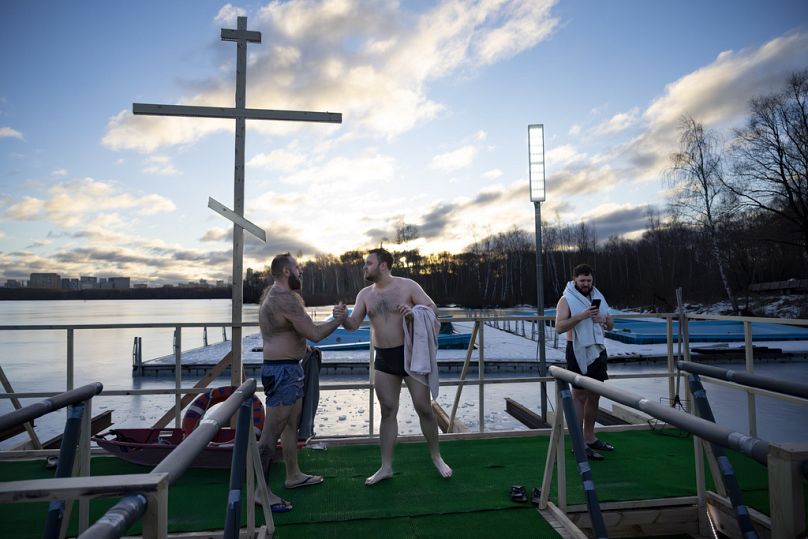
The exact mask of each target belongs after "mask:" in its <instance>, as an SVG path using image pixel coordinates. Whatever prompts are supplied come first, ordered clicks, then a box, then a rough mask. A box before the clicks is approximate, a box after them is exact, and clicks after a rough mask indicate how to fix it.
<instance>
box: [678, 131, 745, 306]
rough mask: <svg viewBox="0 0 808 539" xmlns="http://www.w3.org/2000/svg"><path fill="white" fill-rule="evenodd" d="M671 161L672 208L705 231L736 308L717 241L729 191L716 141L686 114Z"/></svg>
mask: <svg viewBox="0 0 808 539" xmlns="http://www.w3.org/2000/svg"><path fill="white" fill-rule="evenodd" d="M671 162H672V165H671V168H670V169H669V170H668V173H667V174H666V176H665V180H666V182H667V183H668V185H669V186H670V187H671V188H672V189H671V192H670V195H669V198H670V204H671V209H672V210H673V211H674V212H675V213H677V214H678V215H679V216H681V217H682V218H683V219H684V220H687V221H690V222H692V223H694V224H697V225H698V226H699V227H701V228H702V229H703V230H704V231H705V233H706V234H707V237H708V238H709V241H710V246H711V249H712V255H713V258H714V259H715V263H716V264H717V265H718V272H719V273H720V275H721V283H722V284H723V286H724V290H725V292H726V294H727V299H729V301H730V303H731V304H732V309H733V310H734V311H735V312H738V302H737V300H736V299H735V295H734V294H733V292H732V287H731V286H730V284H729V279H728V278H727V272H726V270H725V268H724V266H725V264H724V258H723V256H722V252H721V248H720V244H719V233H718V229H719V225H720V223H721V222H722V221H723V220H724V219H726V218H727V217H729V216H730V215H731V212H732V208H733V203H732V200H733V196H732V193H731V191H730V190H729V189H727V188H726V187H725V181H724V171H723V164H722V160H721V148H720V144H719V141H718V139H717V138H716V136H715V135H714V134H713V133H712V132H711V131H709V130H706V129H705V128H704V126H703V125H702V124H700V123H699V122H697V121H696V120H694V119H693V118H692V117H690V116H688V115H685V116H683V117H682V119H681V122H680V126H679V151H678V152H676V153H674V154H672V155H671Z"/></svg>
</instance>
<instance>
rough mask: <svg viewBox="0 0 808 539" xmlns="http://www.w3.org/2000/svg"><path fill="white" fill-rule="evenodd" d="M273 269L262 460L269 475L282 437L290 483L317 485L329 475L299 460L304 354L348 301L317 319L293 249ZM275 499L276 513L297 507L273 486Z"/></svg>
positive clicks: (267, 306)
mask: <svg viewBox="0 0 808 539" xmlns="http://www.w3.org/2000/svg"><path fill="white" fill-rule="evenodd" d="M270 270H271V272H272V277H273V279H274V281H275V282H274V284H273V285H272V286H271V287H270V288H268V289H267V290H266V291H265V292H264V295H263V297H262V298H261V305H260V307H259V310H258V322H259V325H260V327H261V337H262V340H263V342H264V364H263V366H262V368H261V381H262V383H263V385H264V392H265V393H266V405H267V406H266V408H267V418H266V423H265V424H264V430H263V431H262V432H261V439H260V441H259V442H258V447H259V450H260V453H261V465H262V467H263V470H264V474H265V475H266V474H267V472H268V471H269V465H270V460H271V458H272V455H273V453H274V451H275V447H276V446H277V444H278V439H280V440H281V447H282V449H283V459H284V461H285V463H286V481H285V482H284V486H285V487H286V488H297V487H302V486H309V485H316V484H318V483H322V482H323V478H322V477H321V476H319V475H308V474H304V473H303V472H301V471H300V467H299V466H298V464H297V451H298V448H297V425H298V421H299V419H300V410H301V408H302V404H303V400H302V397H303V367H302V366H301V365H300V360H301V359H302V358H303V355H304V354H305V353H306V339H309V340H311V341H314V342H318V341H320V340H322V339H324V338H325V337H327V336H328V335H330V334H331V333H332V332H333V331H334V330H335V329H337V328H338V327H339V325H340V323H341V322H342V320H343V319H344V318H345V307H344V306H338V307H335V308H334V318H333V319H332V320H330V321H328V322H325V323H323V324H319V325H316V324H315V323H314V322H313V321H312V320H311V318H310V317H309V315H308V314H306V311H305V309H304V306H303V298H302V297H301V296H300V294H299V293H298V292H299V291H300V288H301V286H302V283H301V279H302V272H301V271H300V267H299V266H298V265H297V260H295V258H294V257H293V256H292V255H290V254H289V253H285V254H282V255H278V256H276V257H275V258H274V259H272V264H271V266H270ZM268 483H269V482H268V481H267V484H268ZM256 499H258V498H256ZM269 500H270V504H271V505H272V511H273V512H275V513H282V512H286V511H289V510H290V509H291V508H292V504H290V503H289V502H288V501H286V500H283V499H281V498H280V497H278V496H277V495H275V494H273V493H272V492H270V494H269Z"/></svg>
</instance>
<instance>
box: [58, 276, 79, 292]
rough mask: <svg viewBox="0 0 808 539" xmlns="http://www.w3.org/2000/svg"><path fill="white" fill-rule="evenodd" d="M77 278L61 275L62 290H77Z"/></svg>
mask: <svg viewBox="0 0 808 539" xmlns="http://www.w3.org/2000/svg"><path fill="white" fill-rule="evenodd" d="M78 289H79V280H78V279H70V278H69V277H62V290H78Z"/></svg>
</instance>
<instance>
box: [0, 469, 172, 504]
mask: <svg viewBox="0 0 808 539" xmlns="http://www.w3.org/2000/svg"><path fill="white" fill-rule="evenodd" d="M161 485H168V474H166V473H147V474H124V475H99V476H94V477H91V476H83V477H63V478H58V479H56V478H48V479H30V480H25V481H6V482H4V483H0V503H15V502H36V501H52V500H62V499H65V498H78V497H79V496H101V495H104V496H125V495H127V494H131V493H135V492H156V491H157V490H158V489H159V488H161Z"/></svg>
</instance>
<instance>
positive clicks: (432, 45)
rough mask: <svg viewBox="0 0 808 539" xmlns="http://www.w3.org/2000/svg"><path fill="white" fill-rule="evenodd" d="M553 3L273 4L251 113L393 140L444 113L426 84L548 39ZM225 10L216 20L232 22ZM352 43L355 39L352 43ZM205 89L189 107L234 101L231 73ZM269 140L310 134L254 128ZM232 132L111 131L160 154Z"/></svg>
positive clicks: (119, 125)
mask: <svg viewBox="0 0 808 539" xmlns="http://www.w3.org/2000/svg"><path fill="white" fill-rule="evenodd" d="M554 4H555V1H554V0H500V1H496V2H490V1H485V2H478V3H474V4H467V3H459V2H455V1H446V2H443V3H440V4H438V5H437V6H435V7H434V8H433V9H431V10H429V11H427V12H425V13H422V14H419V15H414V14H412V13H411V12H410V11H408V10H406V8H405V6H402V5H399V3H398V2H392V1H390V2H378V1H375V0H356V1H352V2H349V1H344V2H320V1H315V0H292V1H289V2H283V3H281V2H270V3H268V4H266V5H265V6H264V7H263V8H261V9H260V10H259V11H258V14H257V17H255V18H254V19H253V20H252V21H251V23H252V24H251V28H250V29H251V30H259V31H261V32H262V33H263V37H264V40H265V43H263V44H262V45H259V46H252V47H251V48H250V51H251V58H252V60H251V62H252V63H251V65H250V76H249V77H248V81H249V88H248V90H247V93H248V95H249V96H250V106H251V107H252V108H284V109H290V110H331V111H340V112H342V113H343V115H344V117H346V118H351V119H352V121H351V123H350V124H346V125H345V126H342V127H334V126H332V127H327V126H322V125H321V126H318V127H316V129H317V131H316V132H317V133H332V132H335V131H337V130H339V132H340V133H342V132H345V131H349V132H352V133H356V134H357V136H363V137H365V136H370V137H373V136H381V137H385V138H392V137H395V136H397V135H399V134H401V133H404V132H406V131H409V130H411V129H413V128H414V127H416V126H418V125H421V124H423V123H425V122H428V121H430V120H431V119H433V118H435V117H436V116H437V115H438V114H440V113H441V111H443V110H444V108H445V106H444V105H443V104H441V103H438V102H436V101H435V100H433V99H432V98H430V96H429V84H430V83H431V82H433V81H435V80H439V79H442V78H445V77H448V76H450V75H451V74H453V73H456V72H458V71H461V70H462V71H465V72H472V73H473V72H474V71H475V70H477V69H480V67H481V66H486V65H489V64H492V63H494V62H498V61H501V60H504V59H507V58H509V57H512V56H514V55H516V54H518V53H520V52H521V51H524V50H526V49H529V48H531V47H533V46H535V44H536V43H538V42H540V41H542V40H543V39H546V38H547V37H548V36H549V35H550V34H551V33H552V31H553V29H554V28H555V26H556V25H557V22H558V21H557V19H555V18H553V17H552V16H551V15H550V10H551V8H552V7H553V5H554ZM234 9H235V8H232V6H230V5H229V4H228V5H226V6H225V8H222V11H220V14H219V15H217V20H219V19H221V20H226V19H229V18H232V16H233V10H234ZM346 36H350V37H351V39H346ZM217 76H218V77H220V78H217V79H215V80H207V81H202V82H200V83H199V86H198V87H199V91H198V93H197V94H196V95H192V96H188V97H184V98H182V99H180V100H179V102H180V103H182V104H187V105H209V106H226V105H227V104H228V103H230V102H231V101H232V77H233V66H232V65H229V67H228V68H227V69H226V70H225V71H224V72H222V73H220V74H218V75H217ZM250 127H251V129H253V130H257V131H261V132H264V133H267V134H277V133H289V132H292V131H298V130H302V129H312V128H311V127H307V126H305V125H301V124H300V123H297V122H255V123H254V125H252V124H251V126H250ZM231 129H232V122H229V121H217V120H210V119H192V120H186V119H180V118H168V117H161V118H149V117H143V116H138V117H135V116H133V115H132V114H131V113H129V112H128V111H122V112H121V113H119V114H118V115H116V116H115V117H113V118H112V119H110V121H109V124H108V126H107V132H106V134H105V136H104V138H103V143H104V144H105V145H107V146H108V147H110V148H113V149H127V148H128V149H135V150H138V151H145V152H152V151H155V150H156V149H159V148H162V147H166V146H170V145H176V144H191V143H193V142H195V141H197V140H199V139H200V138H201V137H204V136H206V135H207V134H209V133H211V132H213V131H223V130H231Z"/></svg>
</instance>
